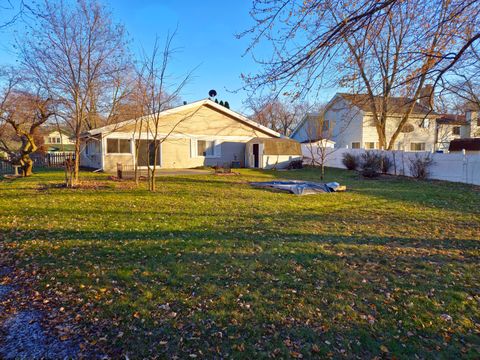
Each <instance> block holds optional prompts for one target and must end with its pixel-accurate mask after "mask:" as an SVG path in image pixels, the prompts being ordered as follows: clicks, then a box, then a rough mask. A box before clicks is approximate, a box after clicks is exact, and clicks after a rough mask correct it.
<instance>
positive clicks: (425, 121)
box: [420, 119, 430, 129]
mask: <svg viewBox="0 0 480 360" xmlns="http://www.w3.org/2000/svg"><path fill="white" fill-rule="evenodd" d="M420 127H421V128H424V129H428V128H429V127H430V119H423V121H422V122H421V123H420Z"/></svg>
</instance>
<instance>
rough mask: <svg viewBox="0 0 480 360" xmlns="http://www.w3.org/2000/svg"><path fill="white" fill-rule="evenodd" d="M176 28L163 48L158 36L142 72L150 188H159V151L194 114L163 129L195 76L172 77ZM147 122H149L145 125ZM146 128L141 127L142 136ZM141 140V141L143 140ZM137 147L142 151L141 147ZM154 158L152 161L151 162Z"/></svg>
mask: <svg viewBox="0 0 480 360" xmlns="http://www.w3.org/2000/svg"><path fill="white" fill-rule="evenodd" d="M175 34H176V31H175V32H173V33H172V34H168V35H167V37H166V40H165V44H164V47H163V49H162V50H161V49H160V44H159V39H158V37H157V38H156V39H155V43H154V47H153V50H152V53H151V55H145V56H144V58H143V61H142V63H141V67H140V69H139V71H138V73H139V76H140V82H141V84H143V85H142V86H144V87H145V92H144V95H142V96H141V97H140V100H141V101H142V108H143V107H144V108H145V110H146V111H147V112H148V116H147V117H146V119H145V120H142V122H140V126H142V125H144V126H145V131H146V134H147V139H146V140H147V143H148V146H147V147H146V152H147V159H149V164H148V184H149V190H150V191H152V192H154V191H156V179H155V176H156V171H157V167H158V165H159V164H158V160H159V150H160V146H161V144H162V143H163V142H165V141H166V140H167V139H168V138H169V137H170V136H171V135H172V133H174V132H175V130H176V129H177V127H178V126H179V125H180V124H181V123H182V122H183V121H185V120H186V119H188V118H190V117H191V116H193V115H194V112H193V113H188V114H187V115H185V116H183V117H181V118H180V119H178V121H176V122H175V124H174V125H173V126H171V127H170V128H167V129H164V130H163V131H161V130H160V128H161V120H162V113H163V112H164V111H165V110H168V109H169V108H171V107H172V105H173V104H174V103H175V102H176V100H177V99H178V97H179V94H180V92H181V90H182V89H183V88H184V87H185V85H186V84H187V83H188V81H189V80H190V78H191V74H192V72H190V73H188V74H187V75H186V76H185V77H183V78H181V79H180V81H177V80H176V79H175V78H172V75H171V74H170V73H169V71H170V67H169V65H170V63H171V60H172V57H173V55H174V54H175V53H176V49H175V48H173V40H174V38H175ZM143 121H144V122H145V124H143ZM142 131H143V129H140V133H139V138H140V135H141V132H142ZM139 141H140V140H139ZM137 150H140V149H138V148H137ZM150 160H151V163H150Z"/></svg>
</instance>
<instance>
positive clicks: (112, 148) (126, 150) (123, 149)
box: [107, 139, 131, 154]
mask: <svg viewBox="0 0 480 360" xmlns="http://www.w3.org/2000/svg"><path fill="white" fill-rule="evenodd" d="M130 153H131V151H130V139H107V154H130Z"/></svg>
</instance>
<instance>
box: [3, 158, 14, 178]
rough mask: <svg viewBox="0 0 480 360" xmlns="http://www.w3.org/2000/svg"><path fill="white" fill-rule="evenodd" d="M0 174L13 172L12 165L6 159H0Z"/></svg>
mask: <svg viewBox="0 0 480 360" xmlns="http://www.w3.org/2000/svg"><path fill="white" fill-rule="evenodd" d="M0 174H2V175H5V174H13V167H12V164H10V163H9V162H8V161H4V160H0Z"/></svg>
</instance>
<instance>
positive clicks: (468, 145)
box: [448, 138, 480, 151]
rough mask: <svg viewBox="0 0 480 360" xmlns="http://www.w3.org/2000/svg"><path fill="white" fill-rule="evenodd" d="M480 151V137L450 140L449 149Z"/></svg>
mask: <svg viewBox="0 0 480 360" xmlns="http://www.w3.org/2000/svg"><path fill="white" fill-rule="evenodd" d="M462 150H466V151H480V138H470V139H455V140H452V141H450V146H449V148H448V151H462Z"/></svg>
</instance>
